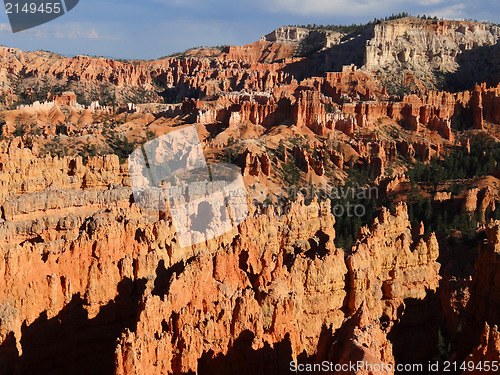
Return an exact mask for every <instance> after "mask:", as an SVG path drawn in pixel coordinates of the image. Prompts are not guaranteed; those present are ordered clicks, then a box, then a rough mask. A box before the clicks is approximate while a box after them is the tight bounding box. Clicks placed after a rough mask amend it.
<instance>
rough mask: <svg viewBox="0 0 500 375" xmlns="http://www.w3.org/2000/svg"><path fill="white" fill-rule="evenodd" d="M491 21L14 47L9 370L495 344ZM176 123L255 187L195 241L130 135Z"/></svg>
mask: <svg viewBox="0 0 500 375" xmlns="http://www.w3.org/2000/svg"><path fill="white" fill-rule="evenodd" d="M499 37H500V27H499V26H498V25H493V24H488V23H477V22H465V21H460V22H459V21H444V20H428V19H422V18H417V17H407V18H400V19H395V20H387V21H381V22H378V23H376V24H370V25H368V26H367V27H366V28H364V29H361V30H359V31H355V32H352V33H345V32H341V31H336V30H328V29H308V28H303V27H295V26H288V27H282V28H278V29H276V30H275V31H273V32H271V33H269V34H267V35H265V36H264V37H262V38H261V40H259V41H257V42H256V43H254V44H251V45H247V46H225V47H221V48H212V49H206V48H204V49H199V50H196V49H194V50H190V51H187V52H186V53H185V54H184V55H177V56H171V57H165V58H162V59H158V60H153V61H115V60H112V59H106V58H91V57H88V56H76V57H72V58H66V57H62V56H60V55H56V54H52V53H49V52H43V51H36V52H23V51H20V50H17V49H13V48H8V47H1V48H0V95H1V97H2V99H3V100H2V102H1V103H0V104H1V111H0V253H1V256H0V273H1V275H2V278H0V374H27V373H39V374H67V373H72V374H89V373H90V374H94V373H95V374H112V373H115V374H117V375H118V374H119V375H129V374H212V373H213V374H226V373H228V374H229V373H242V374H246V373H248V374H250V373H251V374H255V373H259V374H260V373H262V374H276V373H279V374H281V373H290V371H291V370H290V364H291V362H294V363H304V364H311V365H313V364H318V363H322V361H329V362H331V363H335V364H340V365H342V364H349V363H353V362H357V361H363V362H366V363H367V364H371V365H379V364H390V365H392V368H391V369H389V370H387V371H382V372H374V371H369V370H366V369H365V370H363V369H360V370H359V371H356V372H352V373H356V374H358V375H362V374H363V375H364V374H367V375H368V374H375V373H383V374H398V373H409V372H402V371H397V370H396V371H395V366H396V365H397V364H418V363H428V362H429V361H431V360H432V361H441V362H442V361H445V360H457V361H470V362H471V363H474V364H480V363H484V361H500V349H499V348H500V334H499V333H498V326H497V325H498V324H499V321H500V315H499V314H500V296H498V292H497V290H498V286H499V285H498V284H499V283H500V279H499V276H497V275H498V274H499V271H500V261H499V251H500V249H499V246H500V217H499V215H498V214H499V212H500V211H499V208H498V207H500V195H499V191H500V173H499V170H500V169H499V166H498V160H500V159H499V157H500V156H499V153H498V149H499V148H498V144H499V138H500V84H499V83H500V81H499V78H500V77H499V75H498V70H497V69H496V68H495V66H497V64H496V62H497V61H498V58H499V56H500V54H499V53H498V49H497V48H498V39H499ZM478 72H480V73H478ZM184 128H186V129H187V128H191V129H195V130H196V134H197V136H198V138H199V141H200V146H201V147H202V148H203V154H204V155H203V156H204V157H205V158H206V160H207V162H208V163H221V162H222V163H230V164H234V165H237V166H238V167H239V169H240V170H241V178H242V181H243V182H244V184H245V186H246V189H247V193H248V198H247V202H246V203H247V205H248V211H249V212H248V216H247V217H246V218H245V220H243V221H242V222H241V223H240V224H239V225H237V226H234V227H233V228H231V229H230V230H228V231H226V232H225V233H223V234H221V235H220V236H218V237H216V238H213V239H209V240H204V241H201V242H200V243H196V244H193V245H192V246H189V247H182V246H181V243H180V241H179V238H178V235H177V231H176V228H175V224H174V218H173V214H172V212H171V211H170V210H169V209H168V207H164V208H160V209H156V210H153V209H151V208H148V207H144V206H141V204H139V203H140V202H137V201H136V200H135V198H134V188H135V187H134V186H133V181H132V180H131V177H130V173H131V172H130V171H131V170H130V167H131V164H130V163H131V161H130V160H129V159H128V157H129V155H130V153H131V152H132V151H134V150H135V149H137V148H139V147H143V146H144V144H147V143H148V142H154V140H155V139H156V138H158V137H161V136H163V135H168V134H169V133H171V132H174V131H176V130H179V129H184ZM177 151H178V150H173V151H172V152H177ZM162 152H164V150H162V149H161V148H160V149H158V150H157V154H161V153H162ZM144 154H146V153H145V152H144ZM459 158H461V159H459ZM450 160H451V161H450ZM452 160H457V162H456V163H455V164H453V163H452ZM457 164H462V165H457ZM452 167H453V168H455V169H459V168H463V170H461V172H460V173H458V172H456V171H452V170H451V169H452ZM453 173H454V174H453ZM165 179H166V176H165ZM338 186H340V187H342V189H347V190H342V193H343V194H340V196H335V195H333V194H329V195H326V194H323V193H324V192H326V191H332V189H334V188H335V187H338ZM349 187H351V188H353V187H355V188H356V189H357V190H356V192H357V194H354V193H353V194H352V195H350V194H349V189H348V188H349ZM370 189H371V190H370ZM346 191H347V193H346ZM353 191H354V190H353ZM367 191H369V192H376V194H375V196H372V195H371V194H367V193H366V192H367ZM204 194H205V193H204ZM201 198H202V200H203V199H205V200H206V201H209V200H210V199H211V196H210V194H207V195H206V196H202V197H201ZM351 203H352V205H353V207H357V208H358V209H359V207H361V208H362V209H363V214H362V215H357V217H351V215H348V214H347V213H346V212H349V211H342V212H343V213H344V214H343V215H339V214H338V212H339V211H338V209H339V208H342V209H344V208H346V204H347V205H349V204H351ZM198 210H199V207H198ZM354 216H356V215H354ZM438 216H439V218H440V219H439V220H438ZM195 219H196V218H195V217H194V216H193V217H190V218H189V221H195ZM440 220H441V221H440ZM346 233H347V234H348V236H347V237H346ZM331 373H335V374H338V373H341V372H333V371H332V372H331ZM345 373H347V372H345ZM429 373H430V372H429ZM464 373H470V374H479V373H484V372H482V371H481V369H477V368H474V370H473V371H465V372H464Z"/></svg>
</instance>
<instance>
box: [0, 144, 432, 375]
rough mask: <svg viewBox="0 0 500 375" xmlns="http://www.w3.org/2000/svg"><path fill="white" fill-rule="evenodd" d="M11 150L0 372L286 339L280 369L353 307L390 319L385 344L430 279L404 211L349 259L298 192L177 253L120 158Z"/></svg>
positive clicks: (189, 356) (127, 368)
mask: <svg viewBox="0 0 500 375" xmlns="http://www.w3.org/2000/svg"><path fill="white" fill-rule="evenodd" d="M11 155H12V157H9V162H4V164H2V172H3V173H4V174H5V176H12V177H11V178H9V179H4V180H6V181H5V185H4V190H3V192H2V194H3V195H2V197H3V198H2V205H1V208H2V214H3V218H2V219H1V220H0V232H1V234H2V235H1V237H0V238H1V242H0V249H1V251H2V257H0V259H3V261H2V262H0V271H1V272H2V275H4V277H3V278H2V281H1V283H2V288H1V291H2V292H1V293H0V312H1V325H0V327H1V331H0V339H1V345H2V348H3V350H4V352H5V353H9V354H8V355H5V356H2V369H4V370H2V371H6V372H2V373H16V371H17V373H21V372H22V371H30V370H31V369H33V368H34V366H37V367H38V368H39V370H40V371H42V372H44V371H46V372H49V371H50V372H52V373H64V372H67V371H76V373H79V371H104V370H106V369H110V368H112V367H113V363H114V362H115V361H116V372H117V373H119V374H130V373H137V374H139V373H146V372H147V373H151V374H154V373H158V374H160V373H162V374H163V373H179V372H188V371H196V369H197V368H198V367H199V366H208V367H210V368H217V367H218V366H222V365H223V364H224V363H225V362H226V360H228V358H236V359H237V358H240V359H241V358H242V357H241V356H242V355H244V353H246V352H248V351H249V350H250V352H252V353H254V352H255V353H268V354H262V355H264V357H265V356H267V355H269V353H271V352H272V349H270V348H271V347H276V346H280V345H281V346H282V347H283V348H284V349H283V351H282V352H281V354H279V355H278V356H277V357H276V366H278V365H279V366H283V364H284V363H286V365H287V366H288V362H289V361H290V360H291V359H297V358H298V357H299V355H303V354H304V353H306V355H307V356H309V357H311V358H313V357H314V356H321V357H323V356H327V354H326V353H328V350H329V349H328V348H329V347H330V344H324V342H325V341H324V337H325V334H326V332H330V335H331V337H335V335H336V331H337V330H338V329H340V328H341V327H344V328H343V329H342V330H341V331H339V333H338V334H339V335H344V334H346V333H344V332H347V331H348V328H346V327H350V326H349V325H346V323H345V322H344V321H345V318H346V317H347V316H349V315H352V314H353V313H355V312H356V311H358V310H359V309H360V307H361V305H362V302H363V301H366V302H365V307H364V308H365V309H366V308H367V309H368V310H369V311H370V313H369V314H371V315H372V316H373V318H364V319H365V320H366V319H368V320H370V319H373V322H375V319H379V318H382V317H385V318H384V319H389V322H390V323H391V324H390V325H389V326H386V327H385V328H382V327H381V326H380V327H377V328H374V329H375V331H373V332H372V333H370V334H369V335H368V336H367V337H366V338H365V339H364V340H368V341H367V342H372V341H373V337H380V338H385V337H386V334H387V332H388V330H389V329H390V327H392V326H393V325H394V324H395V322H396V320H397V318H398V316H400V314H396V313H395V311H396V310H398V309H399V308H400V306H402V304H404V301H405V299H409V298H413V299H424V298H426V294H427V293H428V292H431V291H432V290H434V289H435V287H436V283H437V281H436V280H437V279H438V268H439V267H438V265H437V263H436V257H437V255H436V246H437V245H436V244H435V239H434V238H433V237H430V238H429V239H428V240H426V241H423V240H419V242H418V244H417V243H415V244H413V242H412V240H411V237H410V235H409V230H410V228H409V225H408V216H407V212H406V208H405V206H399V207H398V208H397V210H396V213H395V216H393V215H390V214H389V213H388V212H386V211H384V212H383V213H382V214H381V216H380V218H379V219H378V220H377V221H376V222H375V223H374V224H373V226H372V227H371V228H370V229H367V228H366V229H365V230H364V231H363V233H362V235H361V237H360V242H359V243H358V245H357V247H356V248H355V249H354V253H353V254H352V255H351V256H349V258H347V261H345V256H344V251H343V250H341V249H336V248H335V246H334V245H333V240H334V238H335V232H334V229H333V225H334V222H335V221H334V217H333V215H332V214H331V208H330V204H329V202H328V201H327V202H323V203H316V202H313V203H311V204H310V205H309V206H305V205H304V202H303V200H301V199H300V198H299V201H298V202H297V203H293V204H291V205H290V206H288V207H286V211H285V212H281V213H278V212H275V211H274V209H272V208H268V209H267V210H266V211H265V212H261V213H259V212H254V213H253V214H252V215H251V216H250V217H249V218H247V220H245V222H244V223H242V224H241V225H240V226H239V228H238V229H237V230H233V231H232V232H229V233H227V234H226V235H224V236H222V237H220V238H218V239H216V240H213V241H210V242H209V243H207V244H206V245H204V246H199V247H196V248H191V249H179V247H178V245H176V240H175V230H174V228H173V226H172V223H171V219H170V218H169V216H168V214H167V213H164V212H156V213H154V212H147V211H143V210H140V209H139V208H137V207H136V206H135V204H134V203H131V198H130V197H131V191H130V190H129V188H127V187H126V185H127V179H126V178H125V177H124V176H123V175H121V173H122V172H121V171H122V169H123V168H124V167H125V166H120V165H119V164H118V160H116V159H115V158H113V157H111V158H110V157H96V158H94V159H90V160H89V161H88V163H87V164H86V165H83V164H82V163H81V160H80V159H71V158H63V159H57V158H45V159H38V158H34V157H33V156H32V155H31V152H30V151H29V150H27V149H20V148H17V149H14V148H13V149H12V150H11ZM16 155H17V157H18V159H16ZM13 171H16V173H12V172H13ZM18 178H19V179H20V180H23V181H25V182H26V185H25V187H23V186H22V184H21V185H19V181H20V180H19V181H18ZM30 181H34V182H33V183H32V184H33V185H30ZM91 181H93V182H92V183H91ZM35 182H36V183H35ZM30 186H33V187H32V188H30ZM23 189H24V190H23ZM381 241H383V242H384V245H382V243H381ZM377 244H378V245H377ZM414 246H415V247H416V248H415V250H413V249H412V248H413V247H414ZM396 259H398V260H399V262H400V263H398V262H396V263H395V260H396ZM402 259H404V261H401V260H402ZM417 259H418V261H417ZM367 261H368V262H369V265H368V264H365V263H366V262H367ZM364 265H366V266H367V267H368V268H370V267H373V270H374V271H373V272H375V273H372V272H371V271H369V269H368V268H366V267H365V266H364ZM375 275H376V276H375ZM410 275H411V276H410ZM375 280H379V281H376V282H375ZM396 285H397V286H398V287H396ZM378 291H381V293H379V292H378ZM139 301H142V302H140V303H139ZM365 313H366V312H365ZM365 313H363V314H365ZM136 316H137V321H136V319H135V317H136ZM363 321H364V320H363ZM370 321H372V320H370ZM57 322H58V323H57ZM366 324H367V325H368V324H369V323H366ZM91 327H95V329H94V328H91ZM103 327H108V328H107V329H106V330H104V331H102V330H103V329H104V328H103ZM351 328H352V329H354V331H353V332H356V329H359V328H356V329H355V328H353V327H351ZM124 330H125V331H124ZM346 330H347V331H346ZM50 331H52V334H50V335H49V334H48V332H50ZM122 331H124V332H125V333H124V334H123V335H122V337H121V340H120V344H119V345H118V347H116V354H115V356H116V358H115V360H113V352H115V346H114V344H113V341H114V339H115V338H116V337H118V336H119V335H120V332H122ZM98 332H103V333H101V334H99V333H98ZM370 332H371V331H370ZM33 335H36V336H37V337H39V340H38V341H33V340H32V339H31V337H33ZM99 335H100V336H99ZM370 335H372V336H370ZM373 335H374V336H373ZM71 337H76V338H77V339H78V340H79V342H80V343H79V344H78V345H79V348H80V349H79V351H78V353H79V354H78V355H82V356H87V355H93V356H94V358H99V360H98V361H91V362H89V363H88V364H87V365H85V366H83V367H81V365H80V364H79V365H78V366H80V367H78V368H77V367H75V366H77V364H75V363H74V362H72V361H70V359H71V357H68V358H66V356H65V354H64V353H66V352H67V351H68V350H71V349H70V347H69V345H70V344H69V343H70V342H71ZM98 337H100V339H99V345H98V347H95V346H92V344H91V343H92V342H94V341H95V340H97V339H98ZM322 337H323V339H322ZM342 337H345V339H346V340H350V339H348V337H349V336H342ZM357 340H361V339H359V338H358V339H357ZM370 340H372V341H370ZM363 342H364V341H359V342H358V344H356V342H353V343H354V344H353V345H355V347H359V345H361V346H363ZM40 344H42V346H43V349H40V347H39V345H40ZM71 345H73V344H71ZM373 345H375V346H371V349H370V350H371V352H370V353H371V354H369V356H372V355H373V356H374V357H373V358H379V359H384V360H387V361H389V362H390V361H391V360H392V351H391V346H390V344H389V343H388V342H387V343H386V344H384V345H382V346H380V345H381V344H373ZM96 348H97V349H96ZM95 350H98V351H99V355H97V357H96V356H95V355H94V354H91V353H95ZM353 350H354V349H353ZM356 350H357V349H356ZM356 350H354V353H356ZM72 353H74V351H72ZM274 355H276V354H273V356H274ZM351 355H354V354H352V353H351V354H349V353H346V354H345V358H349V356H351ZM366 355H368V354H366ZM318 358H319V357H318ZM325 358H326V357H325ZM345 358H344V359H345ZM367 358H368V357H367ZM369 358H372V357H369ZM373 358H372V359H373ZM273 361H274V360H273ZM236 362H238V361H236ZM273 363H274V362H273ZM19 371H21V372H19Z"/></svg>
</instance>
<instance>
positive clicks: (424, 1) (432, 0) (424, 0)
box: [418, 0, 444, 6]
mask: <svg viewBox="0 0 500 375" xmlns="http://www.w3.org/2000/svg"><path fill="white" fill-rule="evenodd" d="M442 3H444V0H420V1H418V4H419V5H425V6H427V5H438V4H442Z"/></svg>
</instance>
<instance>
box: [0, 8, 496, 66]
mask: <svg viewBox="0 0 500 375" xmlns="http://www.w3.org/2000/svg"><path fill="white" fill-rule="evenodd" d="M0 9H4V7H3V6H2V5H0ZM403 11H405V12H409V13H411V14H413V15H417V14H424V13H425V14H428V15H437V16H439V17H444V18H458V19H459V18H471V19H478V20H489V21H493V22H497V23H500V1H498V0H475V1H468V2H466V1H465V0H464V1H460V0H458V1H457V0H414V1H412V2H411V3H410V2H408V1H407V0H383V1H380V0H329V1H328V0H253V1H248V0H240V1H238V0H233V1H227V0H101V1H96V0H80V3H79V4H78V5H77V6H76V7H75V8H74V9H73V10H72V11H71V12H69V13H68V14H66V15H64V16H63V17H60V18H58V19H56V20H54V21H52V22H49V23H48V24H45V25H42V26H39V27H37V28H34V29H31V30H27V31H24V32H21V33H16V34H13V33H12V31H11V29H10V26H9V25H8V19H7V15H6V14H5V13H4V12H3V11H2V12H1V15H0V17H1V18H0V38H1V41H0V44H2V45H5V46H9V47H15V48H20V49H22V50H27V51H33V50H36V49H43V50H49V51H53V52H57V53H61V54H64V55H77V54H87V55H91V56H94V55H96V56H112V57H115V58H129V59H130V58H142V59H152V58H157V57H160V56H164V55H167V54H170V53H172V52H177V51H183V50H186V49H188V48H190V47H196V46H213V45H222V44H231V45H242V44H249V43H253V42H255V41H256V40H258V39H259V38H260V37H261V36H262V35H265V34H267V33H268V32H270V31H272V30H273V29H275V28H276V27H279V26H284V25H288V24H308V23H310V24H313V23H316V24H351V23H360V22H367V21H369V20H372V19H373V18H374V17H378V18H382V17H385V16H388V15H390V14H391V13H399V12H403Z"/></svg>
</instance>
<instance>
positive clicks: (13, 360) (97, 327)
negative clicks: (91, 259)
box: [0, 279, 146, 375]
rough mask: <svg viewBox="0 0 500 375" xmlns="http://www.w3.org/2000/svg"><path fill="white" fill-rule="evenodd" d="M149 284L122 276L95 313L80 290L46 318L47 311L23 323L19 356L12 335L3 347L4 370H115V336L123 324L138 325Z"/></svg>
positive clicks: (11, 374)
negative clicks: (113, 293) (112, 296)
mask: <svg viewBox="0 0 500 375" xmlns="http://www.w3.org/2000/svg"><path fill="white" fill-rule="evenodd" d="M145 284H146V281H145V280H139V281H138V282H136V283H134V282H133V281H132V280H130V279H124V280H122V281H121V282H120V283H119V284H118V288H117V290H118V295H117V296H116V298H115V299H114V300H112V301H110V302H109V303H108V304H107V305H105V306H102V307H101V308H100V310H99V313H98V314H97V316H95V317H94V318H92V319H89V317H88V313H87V310H85V308H84V306H85V301H84V300H83V299H82V298H81V297H80V295H78V294H77V295H74V296H73V299H72V300H71V302H70V303H69V304H67V305H66V306H65V307H64V308H63V309H62V310H61V311H60V312H59V314H58V315H57V316H55V317H53V318H51V319H48V318H47V314H46V312H43V313H42V314H41V315H40V316H39V317H38V319H36V320H35V322H33V323H32V324H30V325H29V326H26V325H23V327H22V338H21V345H22V355H21V356H19V353H18V352H17V350H16V348H15V341H14V337H13V335H12V337H11V339H9V340H7V342H6V343H5V344H4V345H2V347H0V364H1V367H0V374H1V375H21V374H22V375H24V374H39V375H44V374H50V375H58V374H61V375H66V374H76V375H78V374H82V375H93V374H96V375H100V374H113V373H114V363H115V358H114V353H115V348H116V340H117V339H118V338H119V337H120V335H121V333H122V332H123V331H124V329H125V328H129V329H131V330H133V329H134V327H135V322H136V316H137V311H138V306H139V301H140V298H141V296H142V293H143V292H144V289H145Z"/></svg>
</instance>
